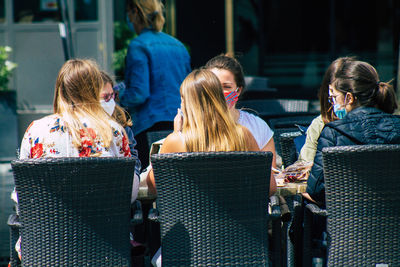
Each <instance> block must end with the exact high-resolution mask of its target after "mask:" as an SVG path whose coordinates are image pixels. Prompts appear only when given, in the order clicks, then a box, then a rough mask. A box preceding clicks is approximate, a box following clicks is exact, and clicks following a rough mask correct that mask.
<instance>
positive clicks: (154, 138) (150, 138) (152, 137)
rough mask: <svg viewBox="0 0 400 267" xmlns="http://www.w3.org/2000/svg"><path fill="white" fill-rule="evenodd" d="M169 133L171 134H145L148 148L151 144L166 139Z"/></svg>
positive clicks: (160, 132) (164, 132)
mask: <svg viewBox="0 0 400 267" xmlns="http://www.w3.org/2000/svg"><path fill="white" fill-rule="evenodd" d="M170 133H172V131H169V130H165V131H153V132H147V133H146V136H147V143H148V144H149V148H151V144H152V143H154V142H155V141H158V140H161V139H163V138H165V137H167V136H168V135H169V134H170ZM144 167H146V166H144Z"/></svg>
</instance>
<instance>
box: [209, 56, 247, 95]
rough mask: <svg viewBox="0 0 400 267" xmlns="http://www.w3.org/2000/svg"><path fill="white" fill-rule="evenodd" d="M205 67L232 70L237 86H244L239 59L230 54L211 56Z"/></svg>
mask: <svg viewBox="0 0 400 267" xmlns="http://www.w3.org/2000/svg"><path fill="white" fill-rule="evenodd" d="M205 67H206V68H207V69H214V68H216V69H222V70H228V71H230V72H232V74H233V77H234V78H235V82H236V84H237V86H238V87H242V89H244V88H245V87H246V83H245V81H244V73H243V68H242V65H240V63H239V61H238V60H237V59H236V58H234V57H233V56H231V55H228V54H221V55H219V56H216V57H213V58H212V59H210V60H209V61H208V62H207V63H206V65H205Z"/></svg>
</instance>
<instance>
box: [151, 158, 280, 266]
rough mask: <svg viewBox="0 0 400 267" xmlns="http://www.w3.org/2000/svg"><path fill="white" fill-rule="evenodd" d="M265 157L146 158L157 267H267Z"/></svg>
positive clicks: (267, 175) (267, 166)
mask: <svg viewBox="0 0 400 267" xmlns="http://www.w3.org/2000/svg"><path fill="white" fill-rule="evenodd" d="M271 161H272V153H271V152H197V153H176V154H156V155H152V156H151V162H152V164H153V168H154V174H155V178H156V185H157V192H158V198H157V207H158V209H159V212H160V224H161V243H162V265H163V266H164V267H165V266H206V265H207V266H217V265H224V266H268V265H269V255H268V233H267V231H268V193H269V178H270V168H271Z"/></svg>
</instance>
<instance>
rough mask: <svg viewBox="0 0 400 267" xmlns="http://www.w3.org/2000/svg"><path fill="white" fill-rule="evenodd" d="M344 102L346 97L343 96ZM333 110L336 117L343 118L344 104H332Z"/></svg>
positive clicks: (344, 115)
mask: <svg viewBox="0 0 400 267" xmlns="http://www.w3.org/2000/svg"><path fill="white" fill-rule="evenodd" d="M344 103H346V97H345V98H344ZM333 112H335V115H336V117H338V118H339V119H343V118H344V117H346V115H347V111H346V109H345V105H340V104H337V103H335V104H334V105H333Z"/></svg>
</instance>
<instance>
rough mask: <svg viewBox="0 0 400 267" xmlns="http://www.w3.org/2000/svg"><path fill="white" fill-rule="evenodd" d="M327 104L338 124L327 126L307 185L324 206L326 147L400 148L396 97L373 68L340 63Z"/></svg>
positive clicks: (315, 198)
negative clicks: (328, 103) (395, 114)
mask: <svg viewBox="0 0 400 267" xmlns="http://www.w3.org/2000/svg"><path fill="white" fill-rule="evenodd" d="M328 100H329V102H330V103H331V104H332V106H333V112H334V113H335V116H336V117H337V118H338V120H336V121H333V122H330V123H327V124H326V125H325V128H324V129H323V130H322V132H321V135H320V138H319V140H318V146H317V153H316V156H315V159H314V165H313V168H312V170H311V174H310V176H309V178H308V181H307V193H308V194H309V196H310V198H311V199H312V200H314V201H316V202H318V203H319V204H320V205H322V206H325V185H324V174H323V168H322V149H323V148H324V147H331V146H345V145H363V144H400V118H399V117H397V116H394V115H392V113H393V112H394V111H395V110H396V109H397V102H396V94H395V92H394V90H393V87H392V85H390V84H389V83H386V82H382V81H380V79H379V75H378V73H377V71H376V70H375V68H374V67H373V66H371V65H370V64H368V63H366V62H363V61H357V60H345V61H342V62H339V64H338V65H337V69H336V72H335V74H334V77H333V80H332V81H331V83H330V84H329V97H328ZM306 197H307V195H306Z"/></svg>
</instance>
